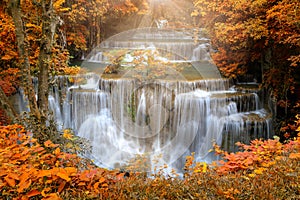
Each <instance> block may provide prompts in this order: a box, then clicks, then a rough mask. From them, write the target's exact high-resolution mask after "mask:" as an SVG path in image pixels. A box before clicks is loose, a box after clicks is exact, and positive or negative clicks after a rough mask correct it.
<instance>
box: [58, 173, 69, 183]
mask: <svg viewBox="0 0 300 200" xmlns="http://www.w3.org/2000/svg"><path fill="white" fill-rule="evenodd" d="M56 176H58V177H60V178H62V179H64V180H66V181H70V180H71V178H70V177H69V175H68V174H67V173H66V172H64V171H60V172H58V173H57V174H56Z"/></svg>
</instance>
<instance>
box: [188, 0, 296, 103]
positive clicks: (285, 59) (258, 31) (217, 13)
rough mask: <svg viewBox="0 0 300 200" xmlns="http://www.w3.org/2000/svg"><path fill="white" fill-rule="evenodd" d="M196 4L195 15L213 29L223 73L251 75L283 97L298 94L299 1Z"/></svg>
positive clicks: (243, 0)
mask: <svg viewBox="0 0 300 200" xmlns="http://www.w3.org/2000/svg"><path fill="white" fill-rule="evenodd" d="M194 5H195V10H194V11H193V12H192V16H193V17H194V18H195V19H196V21H197V23H198V25H199V26H205V27H206V28H207V30H208V32H209V34H210V36H211V39H212V44H213V45H214V48H215V49H216V52H215V53H214V54H213V60H214V61H215V63H216V64H217V66H218V67H219V69H220V70H221V72H222V73H223V75H225V76H227V77H232V78H234V79H239V78H241V75H244V74H246V73H247V74H248V75H249V74H251V75H252V79H253V78H255V79H256V80H257V81H259V82H260V80H261V81H262V82H263V84H264V85H265V86H266V87H269V88H272V90H273V93H272V95H273V96H274V97H275V98H278V99H284V100H286V99H285V98H287V97H286V96H287V94H293V92H294V89H295V88H294V86H295V77H296V76H295V72H297V71H298V72H299V61H300V44H299V37H300V31H299V21H300V15H299V14H297V13H299V1H297V0H272V1H269V0H255V1H247V0H241V1H235V0H221V1H220V0H212V1H211V0H209V1H207V0H196V1H194ZM297 68H298V69H297ZM298 78H299V77H298ZM242 80H243V79H242Z"/></svg>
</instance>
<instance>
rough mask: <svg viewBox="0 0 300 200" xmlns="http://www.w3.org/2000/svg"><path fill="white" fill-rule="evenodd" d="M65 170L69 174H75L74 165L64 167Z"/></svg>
mask: <svg viewBox="0 0 300 200" xmlns="http://www.w3.org/2000/svg"><path fill="white" fill-rule="evenodd" d="M65 170H66V171H67V173H68V174H69V175H70V176H74V175H76V172H77V169H76V168H75V167H66V168H65Z"/></svg>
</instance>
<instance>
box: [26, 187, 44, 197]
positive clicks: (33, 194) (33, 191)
mask: <svg viewBox="0 0 300 200" xmlns="http://www.w3.org/2000/svg"><path fill="white" fill-rule="evenodd" d="M39 194H41V192H39V191H38V190H36V189H35V190H31V191H30V192H28V193H27V197H34V196H36V195H39Z"/></svg>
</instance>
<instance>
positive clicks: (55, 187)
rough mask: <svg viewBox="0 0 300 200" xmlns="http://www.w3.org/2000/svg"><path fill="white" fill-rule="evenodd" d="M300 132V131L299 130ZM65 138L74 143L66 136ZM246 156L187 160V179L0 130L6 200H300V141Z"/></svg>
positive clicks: (0, 186)
mask: <svg viewBox="0 0 300 200" xmlns="http://www.w3.org/2000/svg"><path fill="white" fill-rule="evenodd" d="M299 130H300V129H299ZM62 137H65V138H67V139H72V137H73V136H72V134H70V132H68V131H65V132H64V133H63V134H62ZM239 146H241V147H242V148H243V151H241V152H238V153H228V152H224V151H222V150H220V149H219V147H215V148H216V150H215V151H216V153H218V154H221V155H222V157H223V159H222V160H220V161H218V164H217V163H213V164H207V163H204V162H195V161H194V157H193V155H191V156H188V157H187V162H186V164H185V168H184V169H185V173H184V178H178V174H176V173H175V172H173V173H172V174H169V175H164V174H163V169H164V167H162V169H161V171H159V172H158V173H157V174H154V175H151V176H150V175H149V176H148V177H147V176H146V175H145V173H138V172H127V175H126V174H125V173H124V172H121V171H117V170H114V171H111V170H106V169H103V168H98V167H96V166H94V165H93V164H91V163H90V162H89V161H87V160H85V159H83V158H80V157H78V156H77V155H76V154H72V153H67V151H63V150H62V149H65V148H61V146H60V145H58V144H53V143H52V142H51V141H46V142H44V144H38V143H37V141H36V139H34V138H32V136H31V134H30V132H28V131H26V130H25V129H24V128H23V127H22V126H20V125H16V124H15V125H10V126H2V127H1V128H0V161H1V162H0V163H1V164H0V193H1V198H3V199H7V198H15V199H107V198H110V199H155V198H159V199H174V198H188V199H190V198H197V199H199V198H200V199H286V198H288V197H289V198H294V199H295V198H299V196H300V188H299V184H298V183H299V169H300V168H299V167H300V166H299V164H300V162H299V161H300V153H299V152H300V137H298V138H296V139H294V140H291V141H289V142H287V143H286V144H282V143H280V142H279V141H278V140H276V139H275V140H267V141H262V140H254V141H252V143H251V144H250V145H243V144H239ZM265 191H268V192H265Z"/></svg>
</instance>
